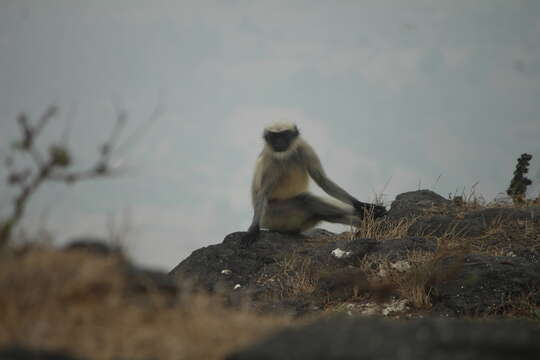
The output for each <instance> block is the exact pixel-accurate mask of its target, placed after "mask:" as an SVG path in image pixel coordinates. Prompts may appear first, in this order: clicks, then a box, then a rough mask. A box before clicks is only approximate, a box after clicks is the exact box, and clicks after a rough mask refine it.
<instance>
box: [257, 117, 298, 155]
mask: <svg viewBox="0 0 540 360" xmlns="http://www.w3.org/2000/svg"><path fill="white" fill-rule="evenodd" d="M299 135H300V132H299V131H298V127H297V126H296V125H295V124H293V123H289V122H275V123H273V124H271V125H269V126H267V127H266V128H265V129H264V135H263V137H264V140H265V141H266V144H268V146H269V147H270V148H271V149H272V151H273V152H276V153H285V152H287V151H289V150H293V148H294V144H295V143H296V140H297V139H298V136H299Z"/></svg>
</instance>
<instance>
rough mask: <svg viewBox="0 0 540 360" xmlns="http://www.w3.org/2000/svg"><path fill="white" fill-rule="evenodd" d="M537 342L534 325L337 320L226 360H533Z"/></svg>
mask: <svg viewBox="0 0 540 360" xmlns="http://www.w3.org/2000/svg"><path fill="white" fill-rule="evenodd" d="M538 339H540V329H539V328H538V326H536V325H534V324H531V323H525V322H514V321H512V322H508V321H491V322H473V321H458V320H442V319H439V320H435V319H424V320H413V321H406V322H404V321H390V320H384V319H383V320H381V319H379V318H346V317H337V318H333V319H323V320H319V321H317V322H315V323H313V324H311V325H307V326H304V327H301V328H293V329H287V330H283V331H281V332H279V333H277V334H275V335H274V336H271V337H269V338H268V339H266V340H264V341H262V342H261V343H259V344H257V345H254V346H252V347H250V348H248V349H246V350H244V351H240V352H238V353H236V354H232V355H230V356H228V357H227V360H252V359H253V360H255V359H257V360H274V359H275V360H278V359H279V360H304V359H305V360H318V359H320V360H323V359H324V360H332V359H335V360H338V359H339V360H344V359H365V360H381V359H397V360H400V359H403V360H405V359H430V360H438V359H440V360H451V359H456V360H458V359H475V360H488V359H489V360H496V359H501V360H503V359H504V360H509V359H515V360H518V359H519V360H527V359H531V360H532V359H537V358H538V354H539V353H540V342H539V341H538Z"/></svg>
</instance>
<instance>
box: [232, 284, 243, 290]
mask: <svg viewBox="0 0 540 360" xmlns="http://www.w3.org/2000/svg"><path fill="white" fill-rule="evenodd" d="M241 287H242V285H240V284H236V285H234V290H238V289H240V288H241Z"/></svg>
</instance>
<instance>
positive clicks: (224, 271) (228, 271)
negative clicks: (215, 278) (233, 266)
mask: <svg viewBox="0 0 540 360" xmlns="http://www.w3.org/2000/svg"><path fill="white" fill-rule="evenodd" d="M221 274H222V275H231V274H232V271H231V270H229V269H225V270H221Z"/></svg>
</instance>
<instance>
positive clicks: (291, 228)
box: [261, 193, 361, 233]
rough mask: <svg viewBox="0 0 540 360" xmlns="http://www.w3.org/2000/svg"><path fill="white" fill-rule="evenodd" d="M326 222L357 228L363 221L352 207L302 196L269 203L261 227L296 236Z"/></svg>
mask: <svg viewBox="0 0 540 360" xmlns="http://www.w3.org/2000/svg"><path fill="white" fill-rule="evenodd" d="M323 220H324V221H328V222H333V223H341V224H346V225H351V224H353V225H354V224H358V223H359V222H360V220H361V219H360V217H358V216H355V215H354V209H353V207H352V206H349V205H347V204H341V203H334V202H332V201H331V200H326V199H323V198H320V197H318V196H315V195H312V194H310V193H303V194H300V195H297V196H295V197H294V198H291V199H287V200H273V201H270V202H268V205H267V207H266V210H265V213H264V215H263V219H262V222H261V226H262V227H264V228H267V229H269V230H274V231H280V232H290V233H297V232H301V231H305V230H308V229H310V228H312V227H314V226H315V225H317V223H319V222H320V221H323Z"/></svg>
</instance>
